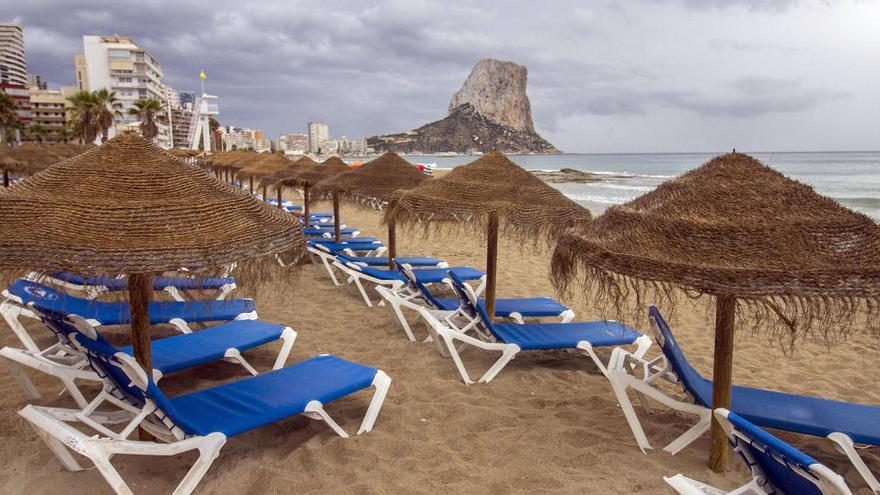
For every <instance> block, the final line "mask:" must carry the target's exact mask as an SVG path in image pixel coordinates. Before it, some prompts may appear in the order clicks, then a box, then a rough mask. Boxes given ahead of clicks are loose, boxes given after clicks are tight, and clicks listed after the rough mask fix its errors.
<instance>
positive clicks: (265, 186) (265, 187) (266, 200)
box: [263, 184, 269, 203]
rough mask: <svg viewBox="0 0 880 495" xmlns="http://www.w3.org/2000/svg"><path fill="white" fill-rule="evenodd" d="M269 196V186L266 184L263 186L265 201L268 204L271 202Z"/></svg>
mask: <svg viewBox="0 0 880 495" xmlns="http://www.w3.org/2000/svg"><path fill="white" fill-rule="evenodd" d="M268 194H269V186H268V185H266V184H263V201H265V202H267V203H268V202H269V196H268Z"/></svg>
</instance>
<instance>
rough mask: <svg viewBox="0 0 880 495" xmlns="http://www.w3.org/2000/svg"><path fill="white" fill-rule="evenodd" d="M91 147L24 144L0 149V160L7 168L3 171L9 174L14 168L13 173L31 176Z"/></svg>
mask: <svg viewBox="0 0 880 495" xmlns="http://www.w3.org/2000/svg"><path fill="white" fill-rule="evenodd" d="M93 147H94V146H92V145H77V144H32V143H25V144H23V145H21V146H16V147H15V148H8V147H6V146H2V147H0V159H2V160H6V163H7V167H8V168H7V167H4V170H8V171H9V172H11V171H13V168H14V169H15V170H14V171H15V172H19V173H24V174H33V173H36V172H39V171H41V170H45V169H46V168H48V167H49V166H51V165H52V164H55V163H58V162H60V161H61V160H64V159H67V158H70V157H73V156H76V155H78V154H80V153H83V152H84V151H86V150H88V149H91V148H93ZM7 159H8V160H7Z"/></svg>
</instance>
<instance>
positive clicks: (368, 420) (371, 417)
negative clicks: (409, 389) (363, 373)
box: [357, 370, 391, 435]
mask: <svg viewBox="0 0 880 495" xmlns="http://www.w3.org/2000/svg"><path fill="white" fill-rule="evenodd" d="M390 386H391V378H390V377H389V376H388V375H386V374H385V372H383V371H382V370H377V371H376V376H375V377H374V378H373V387H375V388H376V391H375V392H374V393H373V399H372V400H371V401H370V405H369V407H367V413H366V414H365V415H364V420H363V421H362V422H361V427H360V428H359V429H358V432H357V434H358V435H360V434H362V433H367V432H370V431H372V430H373V425H375V424H376V419H377V418H378V417H379V411H380V410H382V404H384V403H385V396H386V395H387V394H388V388H389V387H390Z"/></svg>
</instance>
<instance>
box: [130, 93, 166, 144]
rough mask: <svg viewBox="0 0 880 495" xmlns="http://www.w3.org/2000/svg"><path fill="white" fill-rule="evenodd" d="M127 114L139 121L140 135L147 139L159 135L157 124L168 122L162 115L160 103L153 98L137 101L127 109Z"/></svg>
mask: <svg viewBox="0 0 880 495" xmlns="http://www.w3.org/2000/svg"><path fill="white" fill-rule="evenodd" d="M128 114H129V115H131V116H133V117H135V118H137V119H138V120H139V121H140V123H141V124H140V128H141V135H142V136H143V137H145V138H147V139H153V138H155V137H156V136H157V135H158V134H159V125H158V124H164V123H166V122H168V117H167V116H166V115H164V114H163V113H162V103H161V102H160V101H159V100H157V99H155V98H148V99H141V100H137V101H136V102H134V106H133V107H132V108H129V109H128Z"/></svg>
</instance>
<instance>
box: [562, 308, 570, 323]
mask: <svg viewBox="0 0 880 495" xmlns="http://www.w3.org/2000/svg"><path fill="white" fill-rule="evenodd" d="M559 319H560V320H562V323H569V322H570V321H571V320H573V319H574V310H573V309H566V310H565V311H563V312H562V313H560V314H559Z"/></svg>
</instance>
